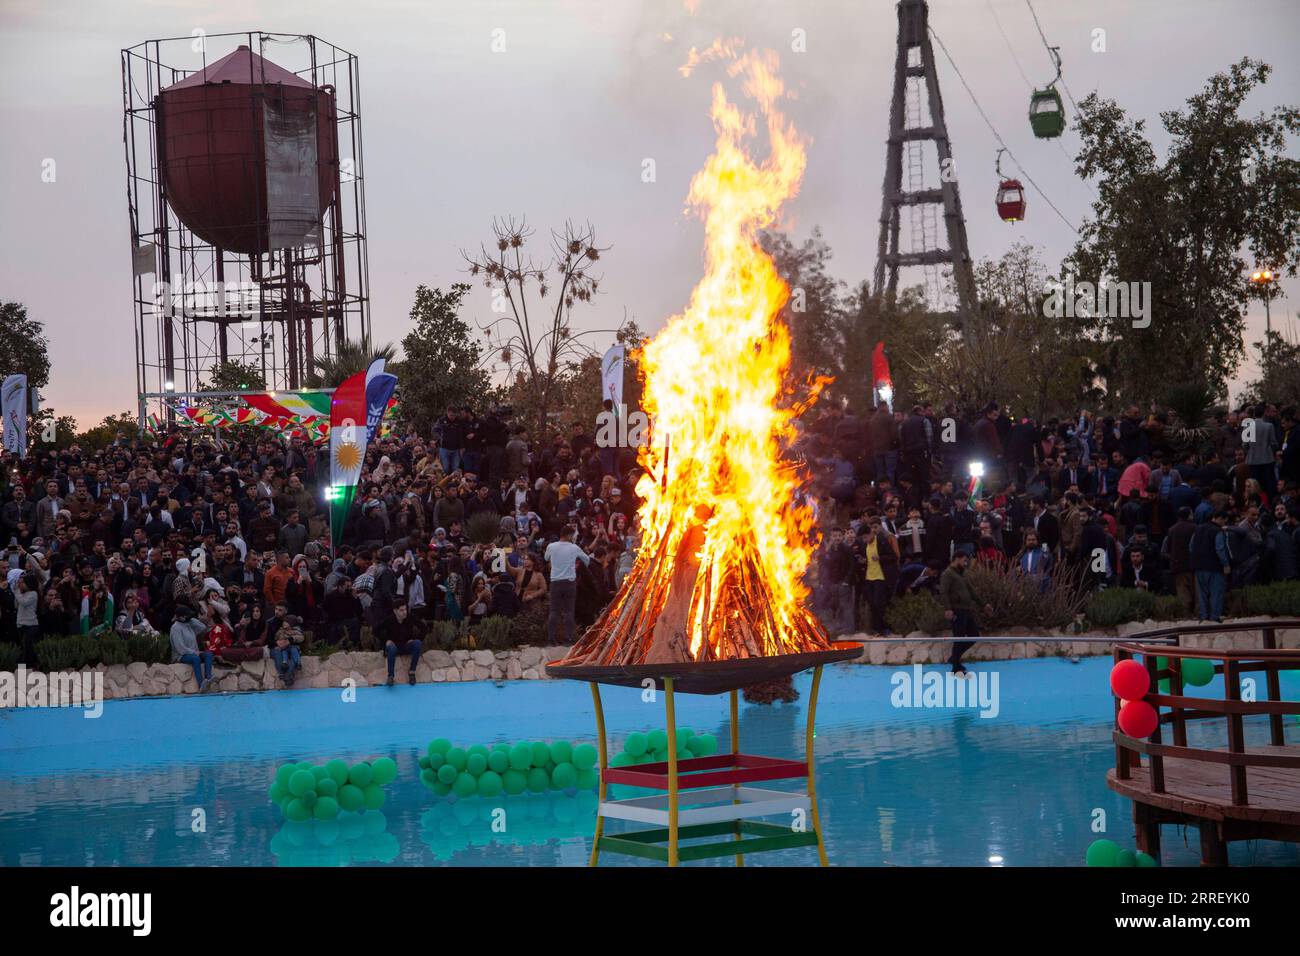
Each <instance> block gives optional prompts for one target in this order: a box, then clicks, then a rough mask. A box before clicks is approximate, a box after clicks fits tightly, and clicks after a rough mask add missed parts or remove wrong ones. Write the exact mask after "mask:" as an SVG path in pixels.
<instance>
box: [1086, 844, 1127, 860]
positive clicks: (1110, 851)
mask: <svg viewBox="0 0 1300 956" xmlns="http://www.w3.org/2000/svg"><path fill="white" fill-rule="evenodd" d="M1118 857H1119V844H1117V843H1116V842H1115V841H1114V840H1105V839H1102V840H1093V841H1092V843H1090V844H1089V845H1088V854H1087V857H1086V862H1087V864H1088V866H1101V867H1106V866H1118V863H1117V859H1118Z"/></svg>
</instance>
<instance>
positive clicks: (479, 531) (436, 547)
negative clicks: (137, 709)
mask: <svg viewBox="0 0 1300 956" xmlns="http://www.w3.org/2000/svg"><path fill="white" fill-rule="evenodd" d="M588 432H589V429H588V428H587V427H585V426H583V425H581V424H575V425H573V427H572V428H571V429H570V434H569V435H568V436H562V435H555V436H552V438H551V440H550V441H549V442H548V443H547V444H545V445H544V446H541V447H539V445H538V443H535V442H532V441H530V439H529V435H528V432H527V430H526V429H524V428H523V427H522V426H519V425H515V424H513V423H511V422H510V420H509V417H508V410H504V409H501V410H494V411H493V412H490V413H488V414H486V415H484V416H482V417H479V416H476V415H474V414H473V413H471V412H470V411H469V410H466V409H455V410H451V411H449V412H448V413H447V414H446V415H445V416H444V417H443V418H442V419H441V420H440V421H439V422H438V423H437V426H436V428H435V429H434V433H433V435H431V436H430V437H429V438H428V439H427V440H426V439H423V438H421V437H419V436H417V435H415V434H404V435H401V436H397V437H383V438H379V439H377V440H376V441H375V442H373V443H372V444H371V446H370V448H369V450H368V452H367V459H366V466H365V468H364V469H363V472H362V480H361V483H360V485H359V486H358V488H357V491H356V497H355V500H354V502H353V506H352V508H351V509H350V511H349V515H348V517H347V521H346V524H345V527H344V530H343V535H342V541H341V543H340V544H339V546H338V547H337V549H335V548H334V547H332V541H331V535H330V528H329V513H328V505H327V504H326V502H325V500H324V494H325V489H326V486H327V485H328V483H329V474H328V471H329V469H328V464H327V461H328V456H327V454H326V453H325V451H324V449H322V448H317V447H315V446H313V445H312V444H310V443H307V442H304V441H301V440H298V439H294V440H290V441H284V440H282V439H281V438H280V437H279V436H277V435H273V434H269V433H268V434H264V435H257V434H254V435H251V436H250V435H248V434H242V435H239V436H238V437H230V436H229V434H225V435H214V434H212V433H200V432H196V431H194V430H191V429H182V428H179V427H174V428H172V430H171V431H170V432H169V433H167V434H166V435H165V436H161V437H158V438H141V437H140V436H136V435H128V434H125V433H122V434H119V435H118V436H117V438H116V440H115V441H114V442H113V443H112V444H111V445H109V446H108V447H107V448H104V449H102V450H91V449H84V448H80V447H78V446H76V445H73V446H72V447H70V448H66V449H54V448H43V447H41V446H40V445H39V444H38V445H36V446H35V447H34V448H33V449H32V450H31V452H30V453H29V455H28V456H27V457H26V458H25V459H24V460H22V461H17V460H13V459H12V458H11V457H9V456H7V455H6V460H5V461H4V465H5V467H4V474H5V482H4V489H3V492H2V493H0V501H2V502H3V504H2V505H0V526H2V527H0V533H3V535H4V536H5V537H4V540H7V542H8V544H7V550H6V554H5V557H6V560H7V574H6V576H5V577H4V578H3V579H0V639H2V640H11V641H14V642H17V643H18V644H19V645H20V646H21V652H20V656H21V660H23V661H24V662H25V663H27V664H28V665H33V666H34V665H35V664H36V655H35V645H36V642H37V641H38V640H39V639H40V638H42V637H47V636H60V635H67V634H75V633H85V632H87V631H88V630H89V631H93V632H94V633H102V632H105V631H110V630H111V631H113V632H116V633H117V634H120V635H123V636H130V635H133V634H162V635H167V636H168V637H169V639H170V642H171V646H172V651H173V659H174V660H176V661H181V662H186V663H189V664H191V665H192V666H193V667H194V674H195V679H196V680H197V681H198V683H199V684H200V685H201V686H207V684H208V683H210V682H211V680H212V678H213V667H214V666H216V667H218V668H220V667H222V666H223V665H224V666H229V665H234V664H237V663H239V662H241V661H243V660H247V659H250V658H254V657H269V658H271V659H272V660H273V661H274V663H275V666H276V667H277V669H278V672H279V674H280V676H281V678H282V679H283V681H284V682H285V684H292V683H293V681H294V679H295V676H296V674H297V672H298V670H299V669H300V666H301V665H300V658H301V648H302V645H303V643H304V640H305V639H306V637H307V636H308V635H310V636H311V638H312V639H313V640H321V641H325V642H329V643H336V644H339V645H341V646H349V647H357V646H360V644H361V641H362V628H363V625H365V626H367V627H368V628H369V630H370V632H371V633H372V634H373V635H374V639H375V641H376V644H377V645H378V646H381V647H383V648H384V649H385V650H386V652H387V655H388V660H389V680H390V682H392V681H393V679H394V670H395V661H396V658H397V657H399V656H400V657H404V658H407V659H408V660H409V669H408V679H409V680H410V681H411V682H412V683H414V677H415V665H416V662H417V661H418V659H419V654H420V651H421V649H422V646H423V642H424V640H425V639H426V638H427V634H428V631H429V628H430V627H431V625H432V624H433V623H434V622H436V621H447V622H450V623H452V624H453V625H458V626H459V625H460V624H462V622H464V623H468V624H471V625H472V624H476V623H478V622H479V621H481V620H483V619H484V618H486V617H489V616H492V615H502V616H506V617H510V618H515V619H524V618H526V619H528V621H529V625H530V626H532V627H533V628H535V629H536V632H537V633H538V634H539V635H541V636H542V639H543V640H550V641H551V642H552V643H560V642H564V643H571V642H572V640H573V634H574V631H575V629H576V628H577V627H580V626H582V625H584V624H586V623H589V622H590V621H592V620H594V619H595V616H596V615H597V614H598V613H599V611H600V609H601V608H602V607H603V606H604V604H605V603H606V602H607V601H608V600H609V598H610V597H611V596H612V594H613V592H614V591H615V590H616V588H617V586H618V584H619V582H620V581H621V579H622V576H623V575H624V574H626V573H627V571H628V570H629V569H630V567H631V560H632V557H633V554H634V550H635V542H634V539H633V536H632V533H631V530H630V529H631V527H632V525H633V524H634V521H633V516H634V514H635V505H634V504H632V499H633V494H634V492H633V490H632V480H631V472H630V471H626V470H621V468H622V469H626V468H627V467H628V466H630V465H633V464H634V455H632V454H631V453H630V452H628V453H627V454H624V455H622V456H619V455H617V454H615V455H609V454H607V453H605V452H606V451H607V450H603V449H602V450H598V449H597V448H596V446H595V442H594V440H593V439H592V438H591V437H590V435H589V433H588ZM481 515H486V516H488V517H486V518H484V517H480V516H481ZM485 527H486V528H487V533H484V528H485ZM521 623H523V622H522V621H521Z"/></svg>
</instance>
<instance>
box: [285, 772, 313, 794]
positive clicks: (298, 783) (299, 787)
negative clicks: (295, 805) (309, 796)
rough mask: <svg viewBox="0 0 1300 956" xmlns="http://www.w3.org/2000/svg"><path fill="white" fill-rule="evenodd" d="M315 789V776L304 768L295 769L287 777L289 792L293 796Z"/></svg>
mask: <svg viewBox="0 0 1300 956" xmlns="http://www.w3.org/2000/svg"><path fill="white" fill-rule="evenodd" d="M315 789H316V778H315V777H313V776H312V775H311V774H310V773H309V772H308V771H306V770H295V771H294V772H293V775H292V776H291V777H290V778H289V792H290V793H291V794H293V795H294V796H295V797H301V796H302V795H303V794H304V793H307V792H308V791H311V790H315Z"/></svg>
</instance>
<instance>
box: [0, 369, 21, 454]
mask: <svg viewBox="0 0 1300 956" xmlns="http://www.w3.org/2000/svg"><path fill="white" fill-rule="evenodd" d="M0 415H3V416H4V447H5V451H7V452H10V453H11V454H14V455H17V456H18V457H19V458H24V457H26V455H27V376H26V375H10V376H9V377H8V378H6V379H5V380H4V384H3V385H0Z"/></svg>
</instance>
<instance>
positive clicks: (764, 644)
mask: <svg viewBox="0 0 1300 956" xmlns="http://www.w3.org/2000/svg"><path fill="white" fill-rule="evenodd" d="M724 52H725V50H724V49H723V47H721V46H720V45H719V44H715V45H714V47H713V48H710V54H711V55H718V54H721V53H724ZM776 65H777V61H776V56H775V54H773V53H771V52H770V51H768V52H764V53H759V52H749V53H746V54H744V55H743V56H741V57H739V58H738V59H736V60H735V61H734V62H733V63H732V64H731V65H730V66H729V68H728V73H729V74H730V75H731V76H732V77H740V78H741V80H742V82H743V89H744V92H745V93H746V95H747V96H749V97H750V98H752V99H753V100H755V101H756V102H757V104H758V107H759V112H760V113H761V116H762V119H763V121H764V123H765V128H766V134H767V139H768V142H769V152H768V155H767V157H766V159H765V160H763V161H762V162H761V163H758V162H755V161H754V160H753V159H751V158H750V156H749V155H748V153H747V152H746V149H745V142H746V140H747V139H750V138H752V137H753V136H755V135H756V132H757V125H756V118H755V116H754V115H752V114H747V113H745V112H743V111H742V110H741V109H740V108H738V107H737V106H736V105H735V104H733V103H732V102H731V101H730V100H728V98H727V95H726V92H725V90H724V88H723V85H722V84H721V83H718V84H715V85H714V88H713V108H712V116H713V123H714V127H715V129H716V131H717V144H716V148H715V151H714V153H713V154H712V155H711V156H710V157H709V159H708V161H707V163H706V164H705V166H704V168H703V169H701V170H700V171H699V172H698V173H697V174H696V176H695V178H694V179H693V180H692V182H691V187H690V195H689V200H688V205H689V207H690V208H693V209H694V210H696V211H697V212H698V213H699V214H700V215H701V216H702V218H703V219H704V224H705V230H704V231H705V249H704V264H705V273H704V277H703V279H702V280H701V281H700V283H699V284H698V285H697V286H696V287H695V289H694V291H693V292H692V294H691V299H690V304H689V305H688V307H687V308H686V310H685V311H684V312H683V313H682V314H681V315H677V316H673V317H672V318H671V319H670V320H669V322H668V325H667V327H666V328H665V329H664V330H663V331H662V332H661V333H660V334H659V335H657V336H656V337H655V338H654V340H653V341H651V342H650V343H649V344H647V345H646V347H645V348H644V350H643V352H642V354H641V355H640V364H641V368H642V369H643V370H644V374H645V392H644V400H643V404H644V407H645V410H646V412H647V413H648V414H649V415H650V419H651V421H652V422H653V423H654V440H653V442H652V443H651V445H650V447H649V448H647V449H644V450H643V452H642V455H641V462H642V465H643V466H644V467H645V468H646V474H645V475H643V476H642V478H641V481H640V483H639V484H638V485H637V492H638V494H640V495H641V497H642V498H643V504H642V507H641V510H640V512H639V517H640V522H641V529H642V534H643V542H642V548H641V552H640V555H639V558H638V564H639V565H640V564H644V563H646V562H650V563H653V562H654V561H655V557H656V556H663V555H676V554H679V552H680V548H681V546H682V544H683V541H685V540H686V538H687V535H688V534H689V533H690V532H691V530H692V529H693V528H698V527H699V526H700V525H701V523H702V530H703V544H702V546H701V547H700V550H699V551H698V552H697V553H696V557H698V560H699V564H700V567H701V568H707V569H709V573H708V574H704V573H701V574H700V575H699V576H698V577H697V578H696V579H695V581H694V588H695V589H696V590H697V592H698V591H699V589H701V588H703V589H704V592H705V593H696V594H695V595H693V598H692V600H691V602H690V606H691V611H690V616H689V619H688V624H687V634H686V636H687V639H688V643H689V652H690V657H691V659H693V660H700V659H703V658H710V657H716V656H730V655H728V654H726V653H725V652H722V651H721V649H720V648H718V647H716V646H712V647H706V646H705V645H706V643H707V644H716V643H717V642H718V641H719V640H720V639H721V637H722V631H723V630H725V629H726V628H727V627H728V622H727V621H719V620H717V619H716V617H717V611H718V610H721V609H723V608H726V607H727V605H728V592H730V593H731V594H732V600H735V599H736V598H735V596H736V595H743V596H748V597H749V598H751V599H755V600H765V601H766V602H767V603H768V604H769V608H768V612H769V613H770V621H769V620H768V614H762V615H759V616H760V617H761V618H763V620H764V621H767V624H766V626H756V627H754V630H755V631H756V632H757V633H755V634H753V638H754V641H753V642H752V643H753V644H754V645H756V646H752V647H751V648H750V651H751V652H756V654H758V655H770V654H776V653H790V652H794V651H801V650H808V649H814V648H810V647H809V646H807V645H808V644H809V641H808V640H807V636H808V635H809V632H810V628H811V631H812V634H813V635H814V639H813V640H812V642H811V643H812V644H813V645H814V647H821V646H824V642H825V636H824V633H823V632H822V631H821V628H820V627H819V626H817V625H816V622H815V620H813V619H811V616H810V615H809V614H808V612H807V611H806V610H805V609H804V607H803V601H804V599H805V598H806V597H807V588H806V587H805V586H804V584H803V581H802V578H803V575H804V572H805V571H806V569H807V567H808V563H809V560H810V557H811V553H812V548H813V543H812V529H813V520H814V518H813V514H812V511H811V509H810V508H809V507H808V506H807V505H805V504H802V503H800V502H799V500H798V498H797V490H798V487H799V484H800V483H801V475H800V474H799V473H798V469H797V468H796V467H795V466H794V465H793V464H791V463H790V462H788V461H784V460H783V459H782V449H783V448H784V447H786V446H787V445H788V444H789V443H790V442H791V441H792V440H793V438H794V437H795V432H794V426H793V418H794V416H795V415H796V414H797V412H798V411H799V410H800V409H801V406H798V405H795V404H794V403H793V402H792V401H791V397H792V393H791V390H790V388H789V387H788V386H787V374H788V371H789V365H790V335H789V331H788V329H787V328H786V327H785V325H784V323H783V322H782V321H780V319H779V317H778V315H777V313H778V312H779V311H780V309H781V307H782V306H783V305H784V304H785V302H786V300H787V298H788V296H789V290H788V288H787V287H786V284H785V283H784V282H783V281H782V280H781V278H780V277H779V276H778V275H777V272H776V268H775V265H774V263H773V261H772V259H771V257H770V256H768V255H767V254H766V253H764V252H763V251H762V249H761V248H760V246H759V243H758V233H759V231H760V230H761V229H763V228H764V227H766V226H768V225H770V224H771V223H772V221H773V220H774V218H775V216H776V213H777V210H778V209H779V208H780V207H781V205H782V203H784V202H785V201H786V200H787V199H790V198H791V197H792V196H794V195H795V194H796V193H797V192H798V189H799V182H800V179H801V178H802V176H803V172H804V166H805V163H806V157H805V152H804V143H803V141H802V140H801V139H800V137H799V135H798V134H797V132H796V131H795V129H794V127H793V125H792V124H791V123H789V122H788V121H787V120H786V118H785V117H784V116H783V115H782V114H781V112H780V111H779V110H778V108H777V103H778V101H779V100H780V98H781V97H782V95H783V93H784V87H783V84H782V82H781V80H780V79H779V77H778V76H777V74H776ZM822 384H824V383H823V382H817V383H813V387H812V394H811V396H810V397H809V398H808V401H811V400H812V399H813V398H815V395H816V392H817V391H818V390H819V389H820V387H821V385H822ZM805 407H806V406H805ZM696 540H697V538H691V539H690V541H689V542H687V546H688V547H693V545H694V542H695V541H696ZM636 570H638V571H640V570H644V569H643V568H638V569H636ZM658 570H659V573H661V574H665V575H667V574H670V573H671V568H668V567H665V568H660V569H658ZM651 573H654V571H653V570H652V572H651ZM755 574H756V575H757V576H758V578H760V579H761V584H762V587H761V588H756V587H755V586H754V585H755V583H756V582H755V581H753V580H750V579H751V578H753V577H754V575H755ZM764 592H765V593H764Z"/></svg>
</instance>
